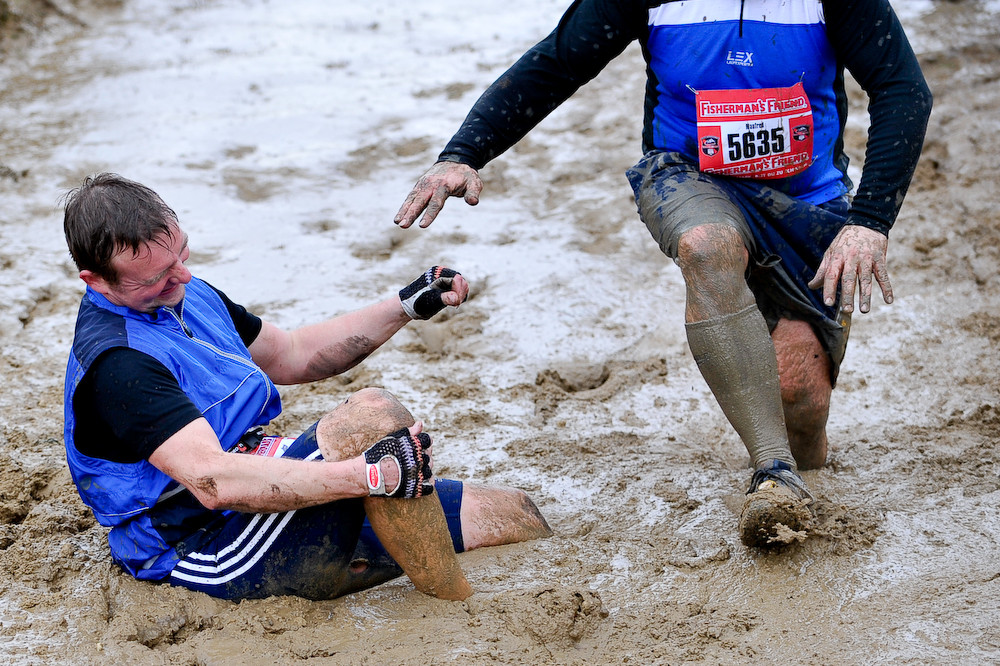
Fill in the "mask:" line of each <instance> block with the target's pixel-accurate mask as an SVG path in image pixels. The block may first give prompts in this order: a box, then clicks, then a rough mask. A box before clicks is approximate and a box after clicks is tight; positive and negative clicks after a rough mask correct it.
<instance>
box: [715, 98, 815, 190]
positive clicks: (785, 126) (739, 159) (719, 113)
mask: <svg viewBox="0 0 1000 666" xmlns="http://www.w3.org/2000/svg"><path fill="white" fill-rule="evenodd" d="M695 105H696V112H697V118H698V167H699V168H700V169H701V170H702V171H704V172H706V173H717V174H720V175H723V176H734V177H738V178H753V179H759V180H767V179H774V178H787V177H788V176H791V175H794V174H796V173H799V172H801V171H805V170H806V169H807V168H808V167H809V165H810V164H812V149H813V118H812V107H811V106H810V105H809V98H808V96H807V95H806V91H805V88H804V87H803V86H802V83H801V82H799V83H796V84H795V85H794V86H791V87H789V88H757V89H749V90H699V91H697V92H696V93H695Z"/></svg>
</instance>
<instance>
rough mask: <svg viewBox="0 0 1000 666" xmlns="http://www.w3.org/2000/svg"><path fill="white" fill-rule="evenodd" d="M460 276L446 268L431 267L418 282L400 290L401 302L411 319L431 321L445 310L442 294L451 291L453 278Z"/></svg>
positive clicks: (415, 281)
mask: <svg viewBox="0 0 1000 666" xmlns="http://www.w3.org/2000/svg"><path fill="white" fill-rule="evenodd" d="M456 275H460V273H459V272H458V271H453V270H452V269H450V268H445V267H444V266H431V267H430V268H428V269H427V270H426V271H424V274H423V275H421V276H420V277H418V278H417V279H416V280H414V281H413V282H411V283H410V284H408V285H407V286H405V287H403V288H402V289H400V290H399V302H400V303H402V304H403V311H404V312H406V314H407V315H409V317H410V319H430V318H431V317H433V316H434V315H436V314H437V313H438V312H441V310H443V309H444V306H445V303H444V301H443V300H441V294H443V293H445V292H448V291H451V285H452V281H453V278H454V277H455V276H456Z"/></svg>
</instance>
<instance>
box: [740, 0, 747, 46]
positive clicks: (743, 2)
mask: <svg viewBox="0 0 1000 666" xmlns="http://www.w3.org/2000/svg"><path fill="white" fill-rule="evenodd" d="M745 4H746V0H740V39H743V6H744V5H745Z"/></svg>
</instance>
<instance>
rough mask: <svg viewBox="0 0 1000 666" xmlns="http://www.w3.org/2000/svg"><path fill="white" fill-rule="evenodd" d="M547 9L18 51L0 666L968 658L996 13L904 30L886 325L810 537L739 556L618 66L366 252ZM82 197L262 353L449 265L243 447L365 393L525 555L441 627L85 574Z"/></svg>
mask: <svg viewBox="0 0 1000 666" xmlns="http://www.w3.org/2000/svg"><path fill="white" fill-rule="evenodd" d="M5 4H9V6H10V7H15V8H17V7H22V8H23V7H27V6H38V7H42V9H44V8H45V7H46V6H49V7H50V9H51V5H48V3H35V4H34V5H31V3H27V2H22V3H20V4H19V5H18V4H16V3H14V2H9V3H5ZM563 4H564V3H563V2H561V1H556V0H544V1H543V2H538V1H537V0H535V1H533V2H528V1H527V0H513V1H508V2H505V3H479V4H478V5H477V7H476V10H477V13H476V14H475V15H470V14H469V8H468V7H469V6H468V4H467V3H465V2H459V0H435V2H426V3H419V4H417V5H414V4H413V3H403V2H401V1H390V2H384V3H378V5H377V6H363V5H349V6H348V8H343V7H340V6H338V7H337V8H336V10H334V9H332V8H331V7H330V6H329V5H328V3H323V2H318V1H313V2H308V1H304V0H299V1H295V2H286V3H268V2H262V1H261V2H258V1H256V0H245V1H241V2H237V1H235V0H219V1H210V2H169V3H164V2H153V1H152V0H130V1H125V2H97V1H93V2H85V1H81V2H77V3H59V4H58V7H57V8H59V12H57V13H55V14H53V13H52V12H51V11H49V12H47V15H48V19H47V20H46V21H45V22H43V23H39V24H38V25H39V26H40V27H35V28H32V29H31V30H30V31H29V32H30V35H29V36H30V37H31V39H30V43H29V40H28V39H26V38H25V39H19V40H16V43H15V41H12V40H11V38H10V37H9V36H8V37H7V39H6V41H4V42H3V45H4V47H5V50H6V52H5V53H4V55H3V60H2V61H0V297H2V299H0V300H2V303H3V305H2V307H0V377H2V382H3V390H2V391H0V662H2V663H17V664H49V663H80V664H91V663H93V664H102V663H130V664H273V663H288V662H293V661H308V662H309V663H317V664H327V663H328V664H367V663H371V664H375V663H378V664H386V663H390V664H418V663H419V664H427V663H431V664H433V663H444V662H451V661H453V660H455V661H461V662H463V663H470V664H487V663H511V664H517V663H523V664H610V663H621V664H629V663H669V664H674V663H683V662H686V661H701V662H703V663H734V664H741V663H747V664H749V663H754V662H759V661H761V660H768V661H796V662H799V663H807V664H831V663H942V662H944V663H967V664H978V663H986V662H992V661H996V660H1000V630H998V629H997V627H996V622H995V619H996V617H998V612H1000V564H998V558H997V557H996V552H997V549H998V543H997V541H998V536H997V535H998V534H1000V529H998V527H1000V518H998V514H1000V511H998V509H1000V459H998V453H997V451H996V443H997V440H998V438H1000V371H998V369H997V368H998V345H1000V249H998V248H1000V213H998V212H997V210H998V209H997V206H996V202H997V200H998V198H1000V195H998V194H997V192H998V190H1000V167H998V162H997V160H996V155H997V154H998V153H1000V115H998V112H997V109H998V108H1000V46H998V44H1000V34H998V33H1000V30H998V28H997V27H996V26H997V25H998V23H997V18H998V13H1000V12H998V7H997V5H996V3H993V2H975V1H973V0H958V1H956V2H929V1H928V2H913V3H908V4H907V6H906V7H903V6H902V5H900V8H899V9H900V12H901V14H902V16H903V18H904V22H905V24H906V25H907V27H908V29H909V32H910V36H911V41H913V43H914V45H915V47H916V48H917V50H918V52H919V53H920V57H921V61H922V63H923V66H924V69H925V73H926V74H927V76H928V79H929V81H930V82H931V86H932V89H933V91H934V93H935V109H934V114H933V117H932V119H931V125H930V128H929V132H928V138H927V143H926V148H925V151H924V157H923V160H922V162H921V164H920V167H919V169H918V173H917V177H916V179H915V181H914V183H913V186H912V187H911V191H910V194H909V196H908V198H907V201H906V203H905V205H904V207H903V211H902V214H901V216H900V219H899V221H898V223H897V225H896V227H895V228H894V230H893V232H892V235H891V237H890V252H889V262H890V266H889V267H890V271H891V274H892V278H893V286H894V291H895V294H896V301H895V303H894V304H893V305H891V306H886V305H884V304H882V303H881V302H880V301H878V302H876V303H875V304H874V305H873V312H872V313H871V314H869V315H858V316H856V317H855V320H854V326H853V329H852V340H851V345H850V347H849V349H848V353H847V358H846V360H845V363H844V366H843V369H842V372H841V376H840V382H839V385H838V389H837V391H836V392H835V394H834V402H833V407H832V414H831V423H830V439H831V443H832V447H831V454H830V458H829V462H828V464H827V465H826V466H825V467H824V468H822V469H820V470H817V471H813V472H808V473H806V475H805V477H806V481H807V482H808V483H809V484H810V486H811V488H812V489H813V491H814V492H815V493H816V494H817V495H818V497H819V498H820V499H819V501H818V503H817V507H816V509H817V510H816V519H815V523H814V524H813V526H812V528H811V530H810V534H809V537H808V538H807V539H806V540H805V541H803V542H801V543H796V544H793V545H791V546H790V547H788V548H787V549H785V550H784V551H782V552H780V553H772V554H763V553H758V552H751V551H748V550H747V549H745V548H744V547H743V546H742V545H741V544H740V543H739V540H738V538H737V537H736V531H735V523H736V517H737V514H738V511H739V507H740V502H741V496H742V492H743V491H744V489H745V484H746V483H747V480H748V478H749V470H748V467H747V465H748V459H747V456H746V453H745V450H744V449H743V447H742V445H741V444H740V442H739V441H738V439H737V438H736V436H735V434H734V433H733V432H732V430H731V429H730V427H729V426H728V424H727V422H726V421H725V418H724V417H723V415H722V414H721V412H720V411H719V409H718V408H717V406H716V405H715V403H714V401H713V400H712V398H711V396H710V394H709V392H708V390H707V388H706V387H705V386H704V384H703V382H702V381H701V379H700V376H699V375H698V372H697V369H696V367H695V366H694V363H693V361H692V360H691V358H690V355H689V353H688V351H687V347H686V342H685V340H684V334H683V287H682V284H681V280H680V275H679V272H678V270H677V269H676V268H675V267H674V266H672V265H671V264H670V263H669V262H668V261H666V260H665V259H664V258H663V257H662V255H660V254H659V252H658V250H657V249H656V247H655V244H654V243H653V242H652V241H651V240H650V239H649V237H648V233H647V232H646V230H645V229H644V227H643V226H642V224H641V223H640V222H639V221H638V219H637V216H636V215H635V211H634V204H633V203H632V202H631V197H630V192H629V190H628V186H627V184H626V182H625V179H624V176H623V175H622V172H623V170H624V169H625V168H627V167H628V166H629V165H631V164H632V163H633V162H634V161H635V159H636V158H637V153H638V146H639V137H638V133H639V118H640V115H639V114H640V112H641V104H642V68H641V65H640V56H639V53H638V52H637V51H635V50H630V51H628V52H626V53H625V54H624V55H623V56H622V57H621V58H619V59H618V60H616V61H615V62H614V63H612V65H611V66H610V67H609V68H608V70H607V71H605V72H604V73H602V75H601V76H600V77H598V78H597V79H596V80H595V81H594V82H592V83H591V84H589V85H588V86H587V87H586V88H584V90H583V91H581V93H579V94H578V95H577V96H576V97H575V98H574V99H573V100H571V101H570V102H568V103H567V104H566V105H564V107H563V108H561V109H560V110H559V111H557V112H556V113H555V114H554V115H553V116H552V117H551V118H549V119H547V120H546V121H545V122H544V123H543V124H542V125H541V126H540V127H539V128H538V129H537V130H536V131H535V132H533V133H532V134H531V135H530V136H529V137H528V138H527V139H526V140H525V141H524V142H522V144H521V145H519V146H518V147H517V148H515V149H514V150H512V151H511V152H510V153H509V154H508V155H506V156H504V157H502V158H501V159H499V160H497V161H496V162H495V163H494V164H491V165H490V166H489V167H488V168H487V169H485V170H484V172H483V176H484V179H485V180H486V182H487V188H488V189H487V191H486V192H485V194H484V198H483V201H482V203H481V204H480V206H479V207H478V208H476V209H470V208H467V207H465V206H464V205H463V204H461V203H460V202H457V201H456V202H452V203H451V204H449V207H448V208H447V209H446V210H445V212H444V214H443V215H442V217H441V218H439V220H438V221H437V222H436V223H435V224H434V226H432V227H431V228H430V229H427V230H424V231H418V230H409V231H408V232H403V231H400V230H398V229H396V228H395V227H394V226H393V225H392V222H391V219H392V215H393V213H395V210H396V208H397V207H398V205H399V203H400V202H401V200H402V198H403V196H404V195H405V194H406V192H408V191H409V187H410V185H411V184H412V182H413V181H414V180H415V179H416V177H417V176H418V175H419V174H420V173H421V172H422V171H423V169H424V168H425V167H426V166H427V165H429V163H430V162H431V161H432V160H433V158H434V156H435V155H436V154H437V151H438V150H439V149H440V147H441V146H442V145H443V143H444V141H445V140H446V139H447V137H448V136H449V135H450V134H451V132H452V131H453V130H454V129H455V128H456V127H457V125H458V123H459V122H460V121H461V119H462V117H463V116H464V114H465V112H466V110H467V109H468V107H469V105H470V104H471V103H472V101H473V100H474V99H475V97H476V96H477V95H478V93H479V92H480V91H481V90H482V89H483V88H484V87H485V86H486V85H487V84H488V83H489V82H491V81H492V80H493V79H494V78H495V77H496V75H497V74H498V73H499V72H500V71H502V69H503V68H504V67H505V66H506V65H507V64H508V63H509V62H510V61H511V60H512V59H513V58H514V57H516V56H517V55H519V54H520V53H521V52H522V51H523V50H524V48H526V47H527V46H528V45H529V44H530V43H532V42H533V41H535V40H537V39H538V38H540V37H541V36H543V35H544V34H545V33H546V32H547V31H548V30H549V29H550V28H551V26H552V25H554V23H555V21H556V19H557V18H558V16H559V15H560V14H561V11H562V9H563ZM43 14H46V12H40V13H39V14H38V15H39V16H41V15H43ZM38 21H39V22H40V21H41V19H38ZM8 31H9V27H8ZM12 45H13V46H12ZM855 93H856V94H855V98H854V101H853V105H852V120H851V123H850V126H849V135H848V146H849V149H850V151H851V154H852V156H854V160H853V161H854V164H856V165H857V164H860V163H861V157H860V156H861V154H862V152H861V151H862V150H863V142H864V137H865V134H864V130H865V117H864V116H865V114H864V101H863V95H862V94H861V93H860V92H858V91H855ZM102 170H112V171H117V172H119V173H122V174H123V175H125V176H127V177H130V178H134V179H136V180H140V181H142V182H144V183H146V184H148V185H150V186H151V187H153V188H154V189H156V190H157V191H159V192H160V193H161V194H162V195H163V196H164V198H165V199H166V201H167V202H168V203H170V204H172V205H173V206H174V207H175V209H176V210H177V211H178V213H179V214H180V217H181V221H182V224H184V227H185V230H186V231H188V233H189V234H190V235H191V244H192V247H193V249H194V250H195V251H194V252H193V255H192V259H191V260H190V262H189V265H190V266H191V267H192V268H193V269H194V271H195V272H196V273H197V274H199V275H201V276H202V277H205V278H207V279H209V280H211V281H212V282H214V283H216V284H217V285H219V286H220V287H222V288H223V289H225V290H226V291H227V292H228V293H229V294H230V295H231V296H232V297H233V298H234V299H235V300H237V301H239V302H243V303H244V304H246V305H248V306H249V307H251V309H253V310H254V311H256V312H258V313H260V314H261V315H263V316H265V317H267V318H269V319H271V320H273V321H275V322H277V323H279V324H281V325H284V326H296V325H298V324H301V323H305V322H308V321H312V320H314V319H317V318H319V317H322V316H327V315H331V314H334V313H336V312H340V311H344V310H347V309H351V308H355V307H359V306H361V305H364V304H366V303H368V302H371V301H374V300H376V299H378V298H382V297H384V296H385V295H387V294H390V293H392V292H393V291H394V290H396V289H398V288H399V287H400V286H402V285H403V284H405V283H406V282H408V281H409V279H411V278H412V276H413V275H415V274H416V273H417V272H419V271H420V270H422V269H423V268H426V266H428V265H431V264H434V263H445V264H448V265H451V266H453V267H455V268H458V269H459V270H461V271H462V272H463V273H464V274H465V275H467V276H468V277H469V279H470V281H471V282H472V284H473V294H472V298H471V299H470V300H469V302H468V303H467V304H465V305H464V306H463V307H462V308H461V309H460V310H459V311H458V312H457V313H456V314H454V315H452V316H449V317H446V318H443V319H441V320H439V321H438V320H435V321H433V322H427V323H424V324H414V325H411V326H410V327H408V328H407V329H406V330H404V331H403V332H402V333H400V334H399V335H398V336H397V337H396V339H394V340H393V341H392V342H391V343H390V344H389V345H387V346H386V348H384V349H383V350H381V351H379V352H378V353H377V354H375V355H374V356H373V357H371V358H370V359H369V360H368V361H367V362H366V363H365V364H363V365H362V366H360V367H359V368H356V369H355V370H352V371H351V372H349V373H347V374H346V375H344V376H341V377H338V378H334V379H331V380H328V381H326V382H323V383H320V384H317V385H313V386H310V387H302V388H295V389H288V390H285V391H283V396H284V399H285V404H286V411H285V414H284V415H283V416H282V417H281V419H280V421H279V422H278V424H277V425H276V428H279V429H281V430H282V431H283V432H285V433H292V434H294V433H297V432H298V431H299V430H301V429H302V428H303V427H304V426H305V425H307V424H309V423H311V422H312V421H314V420H315V419H316V418H317V417H318V416H319V415H320V414H321V413H322V412H323V411H324V410H325V409H326V408H328V407H330V406H332V405H333V404H335V403H336V402H338V401H339V400H341V399H342V398H343V397H345V396H346V395H348V394H349V392H351V391H353V390H356V389H358V388H361V387H364V386H369V385H379V386H385V387H387V388H389V389H390V390H392V391H393V392H395V393H396V394H397V395H399V396H400V398H401V399H402V400H403V401H404V402H405V403H406V404H407V405H409V406H410V407H411V408H412V410H413V411H414V413H415V414H417V415H418V416H419V417H420V418H423V419H424V420H425V421H426V423H427V425H428V429H429V430H430V431H431V432H432V433H433V434H434V436H435V450H436V452H437V453H436V461H437V466H438V472H439V473H440V474H441V475H443V476H450V477H454V478H465V479H474V480H477V481H485V482H496V483H505V484H512V485H517V486H520V487H522V488H525V489H526V490H528V491H529V492H530V494H531V495H532V496H533V497H534V498H535V499H536V500H537V502H538V504H539V506H540V507H541V509H542V510H543V512H544V513H545V514H546V516H547V517H548V519H549V522H550V523H551V524H552V526H553V528H554V529H555V532H556V534H555V536H553V537H552V538H550V539H547V540H545V541H539V542H534V543H529V544H522V545H517V546H509V547H503V548H498V549H491V550H485V551H481V552H473V553H469V554H466V555H463V556H462V563H463V566H464V567H465V570H466V572H467V574H468V576H469V579H470V581H471V582H472V584H473V586H474V588H475V589H476V590H477V592H476V594H475V595H473V597H471V598H470V599H469V600H468V601H467V602H461V603H451V602H441V601H437V600H434V599H430V598H428V597H425V596H423V595H421V594H420V593H417V592H415V591H414V590H413V589H412V586H411V585H410V584H409V583H408V581H407V580H405V579H401V580H399V581H394V582H391V583H389V584H386V585H384V586H382V587H380V588H377V589H374V590H370V591H367V592H363V593H359V594H355V595H352V596H350V597H346V598H343V599H338V600H333V601H327V602H308V601H303V600H299V599H293V598H275V599H267V600H263V601H253V602H244V603H240V604H233V603H229V602H222V601H217V600H214V599H211V598H209V597H206V596H203V595H199V594H195V593H191V592H187V591H183V590H175V589H171V588H169V587H165V586H154V585H150V584H146V583H138V582H136V581H133V580H132V579H130V578H129V577H127V576H126V575H123V574H122V573H121V572H119V571H118V570H117V569H116V568H115V567H114V566H113V565H112V564H111V562H110V559H109V557H108V554H107V552H106V544H105V530H104V529H103V528H101V527H99V526H97V525H96V523H95V522H94V520H93V518H92V517H91V515H90V514H89V512H88V511H87V510H86V509H85V508H84V507H83V505H82V504H81V503H80V501H79V499H78V498H77V496H76V493H75V490H74V488H73V487H72V484H71V482H70V480H69V475H68V473H67V471H66V469H65V462H64V454H63V451H62V443H61V428H62V369H63V367H64V364H65V356H66V353H67V349H68V345H69V341H70V337H71V328H72V322H73V317H74V314H75V309H76V305H77V303H78V300H79V296H80V293H81V292H82V283H80V282H79V280H78V279H77V278H76V276H75V272H74V270H73V269H72V266H71V263H70V260H69V257H68V256H67V253H66V251H65V247H64V244H63V241H62V238H61V229H60V221H61V218H60V212H59V205H58V200H59V197H60V195H61V194H62V193H64V192H65V191H66V190H67V189H68V188H70V187H73V186H74V185H75V184H77V183H78V182H79V180H80V179H82V177H83V176H85V175H87V174H89V173H93V172H96V171H102Z"/></svg>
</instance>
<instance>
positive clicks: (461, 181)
mask: <svg viewBox="0 0 1000 666" xmlns="http://www.w3.org/2000/svg"><path fill="white" fill-rule="evenodd" d="M482 191H483V181H482V180H481V179H480V178H479V172H477V171H476V170H475V169H473V168H472V167H470V166H468V165H467V164H459V163H458V162H438V163H436V164H435V165H434V166H432V167H431V168H430V169H428V170H427V171H426V172H425V173H424V175H423V176H421V177H420V180H418V181H417V184H416V185H414V186H413V189H412V190H410V194H409V196H407V197H406V200H405V201H404V202H403V205H402V206H401V207H400V209H399V212H398V213H396V217H395V219H394V222H395V223H396V224H398V225H399V226H400V227H402V228H403V229H406V228H408V227H409V226H410V225H411V224H413V221H414V220H416V219H417V217H418V216H419V215H420V213H423V214H424V216H423V218H422V219H421V220H420V227H421V228H426V227H429V226H430V224H431V222H433V221H434V218H436V217H437V216H438V213H440V212H441V209H442V208H444V203H445V201H447V200H448V197H465V203H467V204H469V205H470V206H475V205H476V204H478V203H479V193H480V192H482Z"/></svg>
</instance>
